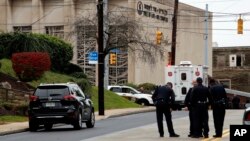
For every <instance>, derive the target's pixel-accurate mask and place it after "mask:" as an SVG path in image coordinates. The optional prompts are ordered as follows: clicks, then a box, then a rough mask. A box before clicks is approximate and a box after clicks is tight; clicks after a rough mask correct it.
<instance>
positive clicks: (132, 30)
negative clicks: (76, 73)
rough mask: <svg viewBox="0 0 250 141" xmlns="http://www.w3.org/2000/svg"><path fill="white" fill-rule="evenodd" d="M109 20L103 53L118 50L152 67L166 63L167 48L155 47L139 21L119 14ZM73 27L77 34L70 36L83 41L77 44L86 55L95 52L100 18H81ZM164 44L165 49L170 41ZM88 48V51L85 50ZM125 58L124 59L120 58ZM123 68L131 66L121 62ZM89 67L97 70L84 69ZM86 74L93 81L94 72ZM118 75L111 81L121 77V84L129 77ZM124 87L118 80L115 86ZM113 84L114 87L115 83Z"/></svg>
mask: <svg viewBox="0 0 250 141" xmlns="http://www.w3.org/2000/svg"><path fill="white" fill-rule="evenodd" d="M107 19H108V23H109V25H108V31H105V34H107V36H105V37H107V39H106V41H107V42H106V48H105V50H104V54H105V56H106V55H107V54H109V53H110V52H113V51H117V50H119V51H120V52H126V53H131V54H133V55H134V57H135V58H138V59H142V60H143V61H145V62H147V63H149V64H152V65H153V64H155V63H156V61H157V59H163V57H164V55H165V49H166V47H165V48H164V47H161V46H159V45H156V44H155V41H154V40H153V41H152V39H150V36H149V34H150V33H146V32H142V31H144V29H143V26H142V24H140V22H139V21H136V20H135V19H132V18H130V17H129V16H126V15H125V14H122V12H121V13H119V14H117V13H116V14H112V12H111V13H109V14H108V18H107ZM74 27H75V28H74V29H75V30H74V31H73V32H72V33H71V35H74V36H75V35H77V39H78V40H84V41H83V42H84V43H79V42H78V43H77V44H78V45H79V44H84V46H85V47H84V49H83V50H86V51H85V52H88V51H93V50H95V48H96V43H97V39H98V37H97V27H98V26H97V17H96V16H93V15H92V16H91V15H89V16H85V17H81V18H79V19H78V20H77V21H76V22H75V24H74ZM151 34H152V33H151ZM151 37H152V36H151ZM162 43H163V44H164V45H166V46H167V45H169V44H168V43H167V41H165V42H164V41H162ZM86 46H89V47H87V48H86ZM78 48H81V47H78ZM79 54H81V52H80V53H79V52H78V56H79ZM86 55H87V53H85V54H83V56H85V58H87V56H86ZM125 57H126V56H125ZM125 57H124V56H123V57H121V58H125ZM85 64H86V63H85ZM124 65H128V64H127V61H126V62H121V63H120V68H121V67H122V66H124ZM86 67H90V68H91V67H92V70H94V69H93V67H95V66H91V65H89V64H88V65H84V67H83V68H86ZM116 67H117V66H116ZM111 68H112V66H111ZM85 73H86V74H87V75H88V76H93V77H94V74H93V73H94V71H89V72H85ZM88 73H89V74H88ZM118 75H119V76H118ZM118 75H117V74H116V76H114V75H113V76H112V75H110V80H112V79H115V78H116V79H117V77H121V78H120V81H123V80H124V78H126V77H127V72H126V73H125V72H121V73H120V74H118ZM121 83H125V82H124V81H123V82H119V80H116V82H115V83H114V84H121ZM92 84H93V82H92ZM110 84H112V82H111V83H110Z"/></svg>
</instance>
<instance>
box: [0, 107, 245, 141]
mask: <svg viewBox="0 0 250 141" xmlns="http://www.w3.org/2000/svg"><path fill="white" fill-rule="evenodd" d="M242 113H243V110H228V111H227V113H226V119H225V124H224V125H225V126H224V134H223V138H222V140H229V125H230V124H241V123H242ZM172 115H173V124H174V129H175V131H176V133H178V134H180V137H179V138H169V137H168V132H167V127H166V124H164V130H165V137H164V138H159V134H158V131H157V125H156V118H155V112H148V113H141V114H134V115H127V116H122V117H115V118H109V119H105V120H100V121H97V122H96V126H95V127H94V128H92V129H87V128H83V129H82V130H74V129H73V128H72V126H70V125H67V126H57V127H54V128H53V129H52V131H44V130H39V131H38V132H29V131H28V132H23V133H17V134H10V135H5V136H0V140H1V141H29V140H31V141H44V140H48V141H111V140H112V141H116V140H119V141H127V140H129V141H131V140H134V141H138V140H143V141H153V140H166V139H167V140H176V141H177V140H178V141H179V140H197V139H192V138H188V137H187V135H188V132H189V119H188V116H187V115H188V113H187V111H174V112H173V114H172ZM209 127H210V137H212V135H213V134H214V127H213V118H212V116H211V111H210V116H209ZM198 140H202V138H200V139H198ZM208 140H215V139H214V138H209V139H206V141H208ZM217 140H218V139H217Z"/></svg>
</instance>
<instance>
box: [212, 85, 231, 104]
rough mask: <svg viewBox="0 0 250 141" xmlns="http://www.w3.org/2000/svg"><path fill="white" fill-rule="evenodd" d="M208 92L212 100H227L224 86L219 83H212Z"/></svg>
mask: <svg viewBox="0 0 250 141" xmlns="http://www.w3.org/2000/svg"><path fill="white" fill-rule="evenodd" d="M210 93H211V95H212V97H213V100H214V102H216V101H220V100H222V99H224V100H225V102H226V100H227V94H226V91H225V89H224V87H223V86H222V85H220V84H216V85H212V86H211V87H210Z"/></svg>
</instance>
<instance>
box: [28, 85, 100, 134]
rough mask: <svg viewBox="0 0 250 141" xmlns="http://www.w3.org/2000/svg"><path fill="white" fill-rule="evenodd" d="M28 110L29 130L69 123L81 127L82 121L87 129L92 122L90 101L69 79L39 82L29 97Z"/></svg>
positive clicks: (76, 127) (77, 127) (92, 111)
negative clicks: (65, 80)
mask: <svg viewBox="0 0 250 141" xmlns="http://www.w3.org/2000/svg"><path fill="white" fill-rule="evenodd" d="M28 113H29V129H30V131H36V130H37V129H38V127H39V125H44V128H45V129H46V130H50V129H52V126H53V124H56V123H66V124H72V125H73V126H74V128H75V129H81V128H82V123H83V122H85V123H86V126H87V128H92V127H94V125H95V114H94V107H93V102H92V101H91V100H90V99H89V98H87V97H86V96H85V95H84V93H83V92H82V90H81V89H80V87H79V86H78V85H77V84H75V83H71V82H69V83H57V84H41V85H39V86H38V87H37V88H36V90H35V92H34V94H33V95H31V96H30V103H29V111H28Z"/></svg>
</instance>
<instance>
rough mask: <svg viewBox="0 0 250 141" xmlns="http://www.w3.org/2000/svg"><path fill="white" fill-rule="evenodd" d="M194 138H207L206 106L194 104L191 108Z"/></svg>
mask: <svg viewBox="0 0 250 141" xmlns="http://www.w3.org/2000/svg"><path fill="white" fill-rule="evenodd" d="M192 110H193V111H192V112H193V125H194V134H193V135H194V136H202V133H203V135H204V136H208V132H209V126H208V107H207V104H196V105H195V106H194V107H193V108H192Z"/></svg>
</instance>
